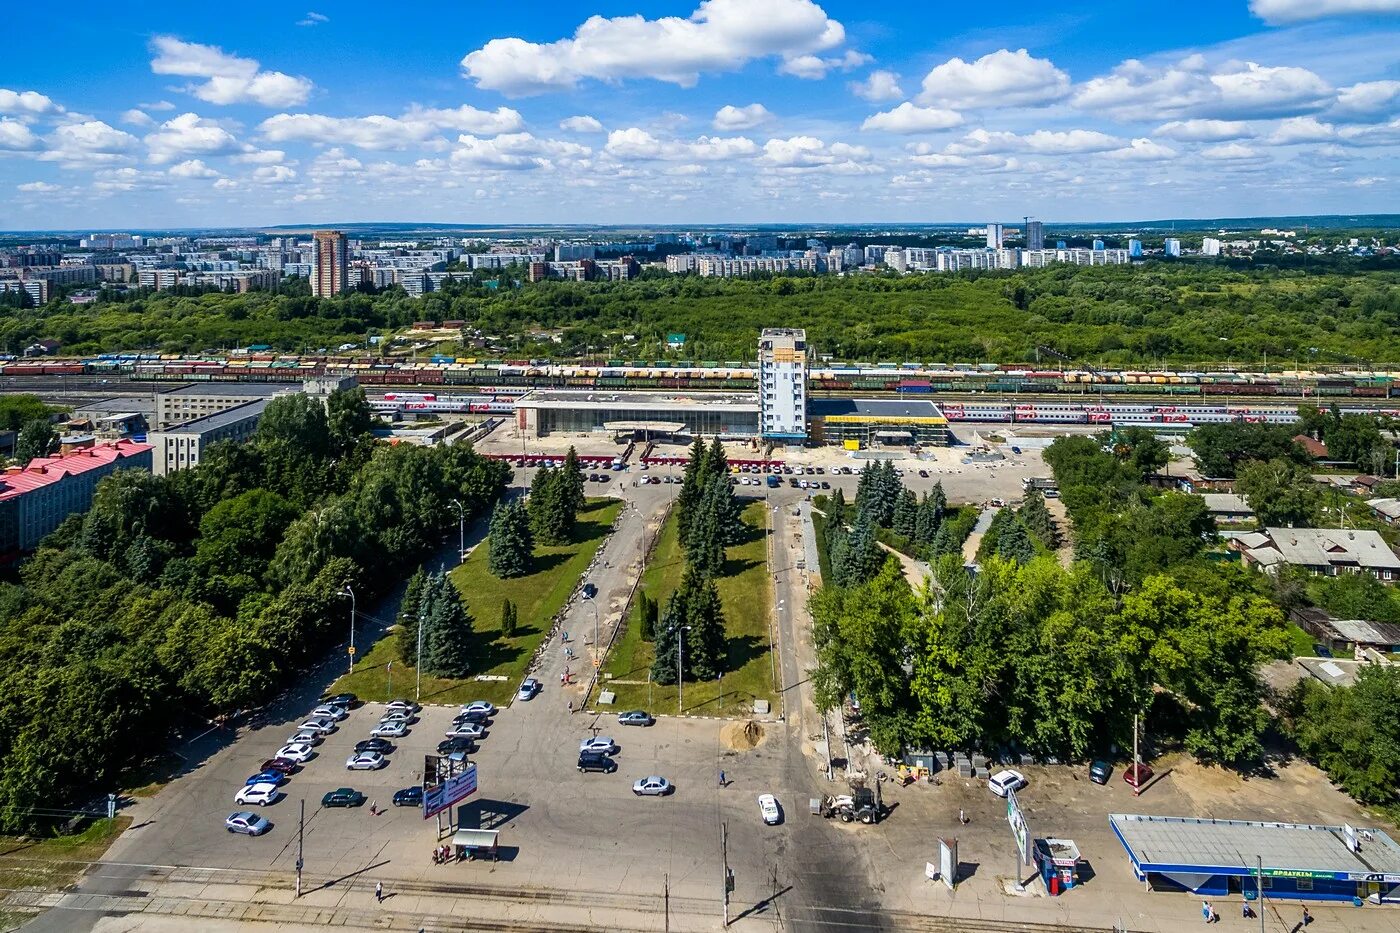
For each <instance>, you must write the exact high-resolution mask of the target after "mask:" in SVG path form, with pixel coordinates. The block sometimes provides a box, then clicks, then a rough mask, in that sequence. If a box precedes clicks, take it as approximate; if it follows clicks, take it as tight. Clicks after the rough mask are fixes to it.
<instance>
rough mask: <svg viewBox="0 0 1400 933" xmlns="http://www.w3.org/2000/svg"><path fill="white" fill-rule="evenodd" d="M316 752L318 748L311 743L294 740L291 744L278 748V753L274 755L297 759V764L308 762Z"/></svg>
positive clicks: (291, 759)
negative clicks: (314, 747)
mask: <svg viewBox="0 0 1400 933" xmlns="http://www.w3.org/2000/svg"><path fill="white" fill-rule="evenodd" d="M314 754H316V750H315V749H313V748H312V747H311V746H310V745H307V744H305V743H303V742H292V743H291V744H289V745H283V746H282V747H281V748H279V749H277V754H276V755H275V756H273V757H275V758H286V759H287V760H289V761H295V762H296V763H297V764H299V765H301V764H306V762H307V761H308V760H309V759H310V758H311V756H312V755H314Z"/></svg>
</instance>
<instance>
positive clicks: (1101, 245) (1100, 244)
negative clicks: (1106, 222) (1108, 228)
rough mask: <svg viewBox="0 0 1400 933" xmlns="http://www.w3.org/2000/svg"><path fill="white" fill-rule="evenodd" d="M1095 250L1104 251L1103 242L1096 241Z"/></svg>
mask: <svg viewBox="0 0 1400 933" xmlns="http://www.w3.org/2000/svg"><path fill="white" fill-rule="evenodd" d="M1094 249H1103V240H1095V241H1094Z"/></svg>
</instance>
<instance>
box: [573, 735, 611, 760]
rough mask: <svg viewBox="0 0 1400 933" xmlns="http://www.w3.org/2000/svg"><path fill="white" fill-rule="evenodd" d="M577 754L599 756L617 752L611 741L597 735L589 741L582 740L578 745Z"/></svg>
mask: <svg viewBox="0 0 1400 933" xmlns="http://www.w3.org/2000/svg"><path fill="white" fill-rule="evenodd" d="M578 750H579V754H583V753H584V752H596V753H597V754H599V755H611V754H613V753H614V752H616V751H617V746H616V745H614V744H613V740H612V739H610V738H608V737H607V736H606V735H597V736H594V737H593V738H591V739H584V740H583V741H582V742H579V743H578Z"/></svg>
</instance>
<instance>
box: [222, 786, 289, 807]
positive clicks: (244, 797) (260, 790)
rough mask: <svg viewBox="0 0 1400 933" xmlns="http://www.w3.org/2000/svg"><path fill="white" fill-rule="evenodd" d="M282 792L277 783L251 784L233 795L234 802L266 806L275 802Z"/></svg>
mask: <svg viewBox="0 0 1400 933" xmlns="http://www.w3.org/2000/svg"><path fill="white" fill-rule="evenodd" d="M281 796H282V792H281V791H280V790H278V789H277V785H276V784H249V785H248V786H246V787H244V788H243V789H242V790H240V791H239V792H238V793H236V794H234V795H233V802H234V803H238V804H243V805H244V806H247V805H249V804H256V805H257V806H260V807H265V806H267V805H268V804H270V803H275V802H276V801H277V798H278V797H281Z"/></svg>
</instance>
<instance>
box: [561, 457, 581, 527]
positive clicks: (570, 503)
mask: <svg viewBox="0 0 1400 933" xmlns="http://www.w3.org/2000/svg"><path fill="white" fill-rule="evenodd" d="M561 475H562V477H563V483H562V484H561V485H562V486H563V489H564V493H565V495H564V497H563V498H564V502H565V505H566V506H567V508H568V510H569V515H570V519H569V525H570V527H572V526H573V524H574V522H575V521H577V520H578V513H579V512H581V511H582V510H583V507H584V503H585V496H584V493H583V474H582V473H580V472H579V467H578V451H576V450H574V447H573V445H572V444H570V445H569V452H568V453H567V454H565V455H564V466H563V468H562V470H561Z"/></svg>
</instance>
